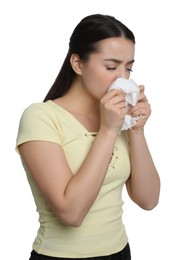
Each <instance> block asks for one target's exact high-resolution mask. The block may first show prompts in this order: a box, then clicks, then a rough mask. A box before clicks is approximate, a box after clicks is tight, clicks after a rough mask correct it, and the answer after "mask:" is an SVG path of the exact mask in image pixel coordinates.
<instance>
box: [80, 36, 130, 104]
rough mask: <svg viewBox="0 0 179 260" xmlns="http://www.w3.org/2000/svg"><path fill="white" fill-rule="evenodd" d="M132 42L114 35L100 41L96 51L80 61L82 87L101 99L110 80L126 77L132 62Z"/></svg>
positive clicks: (110, 82) (128, 74) (128, 75)
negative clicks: (83, 61) (84, 60)
mask: <svg viewBox="0 0 179 260" xmlns="http://www.w3.org/2000/svg"><path fill="white" fill-rule="evenodd" d="M134 46H135V45H134V43H133V42H132V41H131V40H128V39H125V38H120V37H114V38H109V39H105V40H103V41H101V43H100V45H99V47H98V52H96V53H93V54H91V55H90V57H89V60H88V62H86V63H82V75H81V80H82V84H83V87H84V88H85V89H86V90H87V92H88V93H89V94H90V95H92V96H93V97H94V98H95V99H97V100H99V99H101V98H102V97H103V96H104V94H105V93H106V92H107V91H108V88H109V86H110V85H111V84H112V82H113V81H114V80H115V79H117V78H119V77H123V78H126V79H128V78H129V77H130V72H131V70H132V65H133V62H134Z"/></svg>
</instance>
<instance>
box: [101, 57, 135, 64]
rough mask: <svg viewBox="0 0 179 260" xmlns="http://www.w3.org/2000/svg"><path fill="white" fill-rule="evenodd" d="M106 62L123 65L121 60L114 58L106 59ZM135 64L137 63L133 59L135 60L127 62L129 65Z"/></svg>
mask: <svg viewBox="0 0 179 260" xmlns="http://www.w3.org/2000/svg"><path fill="white" fill-rule="evenodd" d="M104 61H112V62H115V63H122V61H121V60H118V59H114V58H109V59H104ZM134 62H135V60H134V59H133V60H131V61H129V62H127V64H132V63H134Z"/></svg>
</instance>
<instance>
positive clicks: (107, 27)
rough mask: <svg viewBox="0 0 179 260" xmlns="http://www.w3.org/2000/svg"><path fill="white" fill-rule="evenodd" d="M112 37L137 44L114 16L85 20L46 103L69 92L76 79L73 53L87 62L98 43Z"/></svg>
mask: <svg viewBox="0 0 179 260" xmlns="http://www.w3.org/2000/svg"><path fill="white" fill-rule="evenodd" d="M111 37H122V38H126V39H129V40H131V41H132V42H134V43H135V37H134V34H133V33H132V31H131V30H129V28H128V27H126V26H125V25H124V24H123V23H121V22H120V21H118V20H117V19H116V18H115V17H113V16H109V15H102V14H93V15H89V16H87V17H85V18H83V19H82V20H81V21H80V23H79V24H78V25H77V26H76V27H75V29H74V31H73V33H72V35H71V37H70V41H69V50H68V53H67V55H66V58H65V60H64V62H63V64H62V67H61V69H60V72H59V74H58V75H57V77H56V79H55V81H54V83H53V85H52V86H51V88H50V90H49V92H48V93H47V95H46V97H45V99H44V102H45V101H47V100H53V99H55V98H58V97H62V96H63V95H64V94H65V93H67V92H68V90H69V88H70V86H71V84H72V82H73V80H74V79H75V77H76V74H75V72H74V71H73V69H72V67H71V64H70V57H71V55H72V54H73V53H75V54H77V55H79V57H80V59H81V60H82V61H87V60H88V58H89V55H90V54H91V53H94V52H96V51H97V47H98V43H99V42H100V41H101V40H104V39H107V38H111Z"/></svg>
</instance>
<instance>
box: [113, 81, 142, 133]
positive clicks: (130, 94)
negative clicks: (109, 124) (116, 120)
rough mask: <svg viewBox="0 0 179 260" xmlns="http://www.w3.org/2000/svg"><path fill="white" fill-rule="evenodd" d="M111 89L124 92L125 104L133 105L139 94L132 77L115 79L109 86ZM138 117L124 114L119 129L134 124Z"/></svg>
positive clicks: (127, 127)
mask: <svg viewBox="0 0 179 260" xmlns="http://www.w3.org/2000/svg"><path fill="white" fill-rule="evenodd" d="M111 89H122V90H123V91H124V92H125V93H126V105H127V106H128V104H130V105H132V106H135V105H136V103H137V100H138V96H139V94H140V90H139V87H138V85H137V84H136V83H135V82H134V80H133V79H124V78H118V79H116V80H115V81H114V82H113V83H112V85H111V86H110V87H109V90H111ZM139 118H140V117H131V115H126V116H125V118H124V123H123V126H122V129H121V130H127V129H130V128H131V127H133V126H135V125H136V121H137V120H138V119H139Z"/></svg>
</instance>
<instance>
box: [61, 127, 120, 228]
mask: <svg viewBox="0 0 179 260" xmlns="http://www.w3.org/2000/svg"><path fill="white" fill-rule="evenodd" d="M116 136H117V134H116V133H111V132H105V131H103V130H102V131H99V132H98V134H97V136H96V138H95V140H94V142H93V144H92V146H91V149H90V151H89V153H88V155H87V157H86V159H85V160H84V162H83V164H82V166H81V167H80V169H79V171H78V172H77V173H76V174H75V175H74V176H73V177H72V178H71V179H70V181H69V183H68V184H67V186H66V190H65V193H64V204H65V205H66V207H67V211H66V212H64V214H65V216H64V217H63V216H62V213H61V217H63V218H65V219H67V218H68V216H67V215H68V214H71V213H73V214H74V215H75V216H76V219H77V222H78V221H79V223H81V222H82V220H83V218H84V216H85V215H86V213H87V212H88V210H89V209H90V207H91V206H92V204H93V203H94V201H95V199H96V197H97V195H98V193H99V191H100V188H101V186H102V184H103V181H104V178H105V176H106V172H107V169H108V165H109V163H110V160H111V157H112V153H113V147H114V144H115V140H116Z"/></svg>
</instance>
